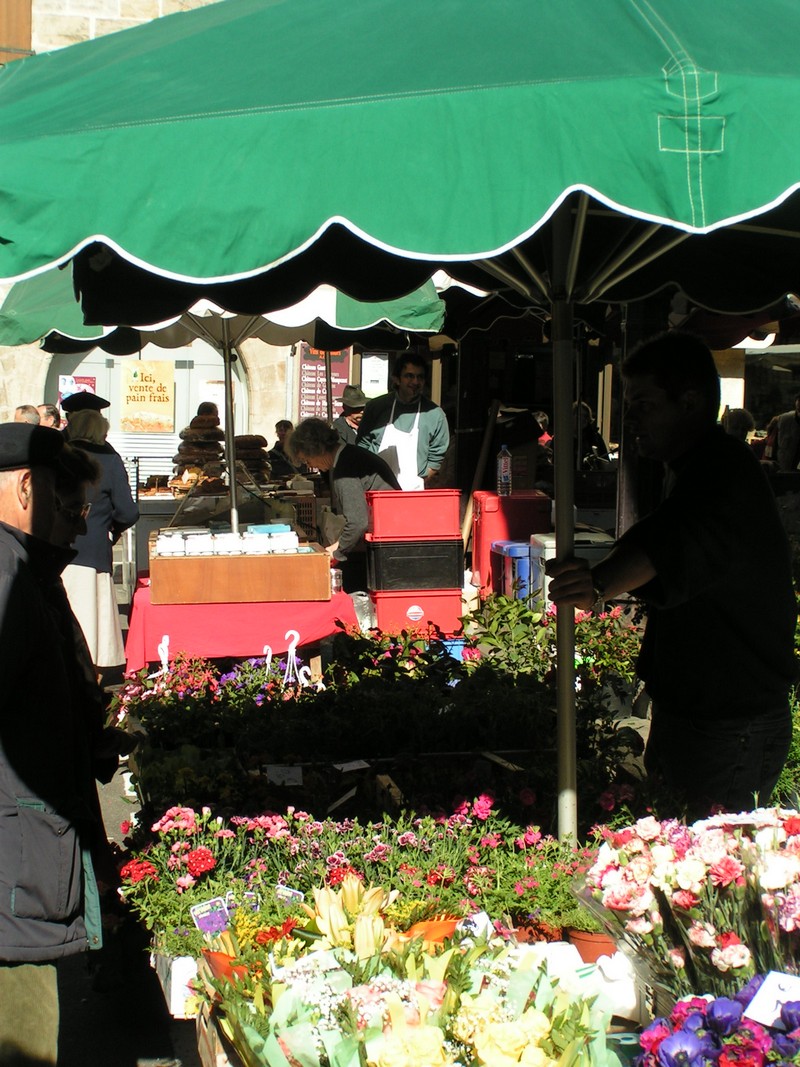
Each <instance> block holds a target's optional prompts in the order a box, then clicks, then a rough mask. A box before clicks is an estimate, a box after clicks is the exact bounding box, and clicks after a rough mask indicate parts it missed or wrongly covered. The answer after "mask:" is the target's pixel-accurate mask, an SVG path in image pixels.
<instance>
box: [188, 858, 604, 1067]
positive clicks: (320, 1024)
mask: <svg viewBox="0 0 800 1067" xmlns="http://www.w3.org/2000/svg"><path fill="white" fill-rule="evenodd" d="M391 896H392V894H391V893H388V892H387V891H385V890H384V889H383V888H381V887H374V888H372V889H369V890H364V888H363V886H362V884H361V882H360V881H359V879H357V878H355V877H354V876H353V875H349V876H348V877H347V878H346V879H345V880H344V882H343V883H342V886H341V888H340V889H339V890H336V891H330V890H326V891H322V892H318V893H316V894H315V908H314V909H312V908H310V907H309V908H307V911H308V915H309V921H308V923H307V924H306V926H305V928H300V927H294V928H293V929H292V930H291V931H290V933H289V936H288V938H286V939H284V940H283V941H281V942H272V943H271V944H270V945H269V948H268V949H267V948H265V947H263V946H261V945H255V946H253V947H252V948H251V949H249V950H244V951H242V950H240V949H239V947H238V946H237V945H236V944H235V943H233V941H232V940H231V939H227V940H226V941H224V942H223V944H225V945H226V947H227V948H228V949H229V952H228V953H226V954H223V953H220V952H219V951H216V952H211V953H206V955H205V960H206V963H205V965H204V967H203V968H202V970H203V973H204V974H205V978H206V983H207V994H208V996H209V997H210V999H211V1001H212V1003H213V1004H214V1010H215V1013H216V1015H217V1017H218V1018H219V1020H220V1024H221V1026H222V1027H223V1029H224V1030H225V1031H226V1033H227V1035H228V1036H229V1038H230V1039H231V1041H232V1042H233V1044H234V1046H235V1048H236V1050H237V1052H238V1053H239V1055H240V1056H241V1058H242V1060H243V1061H244V1062H245V1063H247V1064H248V1065H252V1067H256V1065H267V1064H269V1065H273V1067H274V1065H290V1064H295V1063H303V1064H306V1065H307V1067H312V1065H317V1064H319V1065H320V1067H334V1065H344V1064H354V1065H355V1064H362V1065H364V1067H459V1065H461V1067H472V1065H474V1064H485V1065H487V1067H511V1065H512V1064H527V1065H529V1067H571V1065H576V1064H583V1065H586V1067H618V1064H619V1061H618V1059H617V1057H616V1055H615V1054H614V1053H612V1052H611V1051H609V1050H608V1049H607V1048H606V1042H605V1033H606V1030H607V1026H608V1022H609V1019H608V1016H607V1014H605V1013H604V1011H603V1010H601V1009H599V1008H598V1007H597V1005H596V1003H595V998H594V997H592V996H589V995H588V994H584V993H583V992H582V989H581V982H580V979H579V978H578V977H577V975H576V976H575V978H574V979H573V980H571V981H570V980H568V981H558V982H557V981H556V980H555V979H553V978H552V977H551V976H549V975H548V972H547V967H546V964H545V962H544V953H543V952H542V947H541V946H532V945H508V944H507V943H505V942H504V941H502V940H499V939H496V938H495V939H492V940H489V941H486V940H482V939H480V938H477V937H475V936H474V935H471V936H465V934H464V933H459V932H458V931H456V930H455V929H454V924H453V925H450V926H449V927H448V928H447V929H446V930H445V931H441V930H438V929H437V930H436V931H435V933H433V934H430V932H429V930H428V924H421V926H420V928H419V929H415V930H412V931H409V935H410V936H406V937H405V938H404V939H402V940H399V939H398V936H397V931H396V930H395V929H393V928H392V926H391V924H390V922H389V920H388V913H387V912H384V910H383V908H384V907H385V905H386V904H387V903H388V902H389V901H390V898H391ZM319 932H323V936H322V937H321V938H316V937H314V935H315V934H316V933H319ZM308 935H310V939H309V937H308Z"/></svg>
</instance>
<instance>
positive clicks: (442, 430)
mask: <svg viewBox="0 0 800 1067" xmlns="http://www.w3.org/2000/svg"><path fill="white" fill-rule="evenodd" d="M426 376H427V365H426V363H425V361H424V360H423V359H422V357H420V356H417V355H414V354H413V353H403V354H402V355H400V356H398V358H397V360H396V362H395V365H394V370H393V373H392V383H393V385H394V389H393V391H392V392H390V393H387V394H386V395H385V396H379V397H378V398H377V399H375V400H370V401H369V403H368V404H367V406H366V408H365V409H364V415H363V416H362V419H361V424H360V426H359V428H358V439H357V442H356V443H357V444H359V445H360V446H361V447H362V448H366V449H368V451H370V452H377V453H378V454H379V455H381V456H382V457H383V458H384V459H385V460H386V461H387V463H388V464H389V466H390V467H391V468H392V470H393V471H394V473H395V474H396V476H397V480H398V482H399V483H400V487H401V489H406V490H410V489H424V488H426V486H427V487H429V488H430V487H431V486H432V485H434V484H435V482H436V479H437V477H438V474H439V470H440V468H441V466H442V462H443V460H444V456H445V453H446V451H447V447H448V445H449V444H450V431H449V429H448V426H447V419H446V418H445V414H444V412H443V411H442V409H441V408H440V407H439V406H438V405H437V404H434V403H433V401H432V400H429V399H428V398H427V397H426V396H424V395H423V390H424V387H425V380H426Z"/></svg>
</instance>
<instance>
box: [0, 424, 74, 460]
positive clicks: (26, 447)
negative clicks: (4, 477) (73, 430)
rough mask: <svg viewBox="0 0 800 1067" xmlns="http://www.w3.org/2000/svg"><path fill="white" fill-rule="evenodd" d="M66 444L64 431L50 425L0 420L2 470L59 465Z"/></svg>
mask: <svg viewBox="0 0 800 1067" xmlns="http://www.w3.org/2000/svg"><path fill="white" fill-rule="evenodd" d="M63 447H64V435H63V434H62V433H60V432H59V431H58V430H54V429H52V427H50V426H34V425H33V424H32V423H30V422H4V423H0V471H18V470H23V469H24V468H25V467H51V466H55V465H56V463H57V462H58V456H59V453H60V452H61V449H62V448H63Z"/></svg>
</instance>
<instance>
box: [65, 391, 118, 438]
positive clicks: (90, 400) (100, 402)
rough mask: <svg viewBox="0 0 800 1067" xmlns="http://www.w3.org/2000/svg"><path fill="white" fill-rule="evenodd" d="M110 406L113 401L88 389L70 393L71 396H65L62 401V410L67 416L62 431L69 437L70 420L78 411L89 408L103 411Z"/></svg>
mask: <svg viewBox="0 0 800 1067" xmlns="http://www.w3.org/2000/svg"><path fill="white" fill-rule="evenodd" d="M108 407H111V401H110V400H105V399H103V397H102V396H98V395H97V393H89V392H86V391H79V392H77V393H70V394H69V396H65V397H64V398H63V399H62V401H61V410H62V411H63V412H64V414H65V415H66V417H67V423H66V425H65V426H64V427H63V428H62V433H63V434H64V435H65V436H66V437H67V439H69V420H70V416H71V415H74V414H75V412H76V411H86V410H87V409H88V410H89V411H102V410H103V408H108Z"/></svg>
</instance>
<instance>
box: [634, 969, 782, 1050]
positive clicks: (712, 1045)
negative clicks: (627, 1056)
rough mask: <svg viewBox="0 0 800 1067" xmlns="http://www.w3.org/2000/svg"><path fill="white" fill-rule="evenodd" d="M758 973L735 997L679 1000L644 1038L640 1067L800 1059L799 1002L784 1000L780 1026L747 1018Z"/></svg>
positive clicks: (643, 1034) (758, 980)
mask: <svg viewBox="0 0 800 1067" xmlns="http://www.w3.org/2000/svg"><path fill="white" fill-rule="evenodd" d="M762 980H763V979H762V977H761V976H758V977H757V978H755V979H752V980H751V981H750V982H748V983H747V985H746V986H744V987H743V988H742V989H740V990H738V991H737V992H736V994H735V996H733V997H717V998H714V997H689V998H687V999H683V1000H679V1001H678V1003H677V1004H676V1005H675V1008H674V1009H673V1011H672V1013H671V1014H670V1016H669V1018H667V1019H663V1018H659V1019H656V1020H654V1022H652V1023H651V1024H650V1025H649V1026H648V1027H646V1028H645V1030H644V1032H643V1033H642V1035H641V1037H640V1045H641V1048H642V1052H641V1054H640V1055H639V1056H638V1057H637V1059H636V1061H635V1062H636V1064H637V1067H766V1065H767V1064H771V1063H772V1064H783V1065H788V1064H796V1063H800V1011H799V1010H798V1009H800V1004H798V1002H796V1001H792V1002H788V1003H786V1004H784V1005H783V1006H782V1008H781V1012H780V1023H779V1025H778V1026H777V1027H769V1028H768V1027H764V1026H761V1025H760V1024H759V1023H757V1022H754V1021H753V1020H751V1019H748V1018H747V1008H748V1005H749V1004H750V1002H751V1001H752V999H753V996H754V995H755V993H756V992H757V990H758V988H759V986H760V984H761V982H762Z"/></svg>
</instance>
